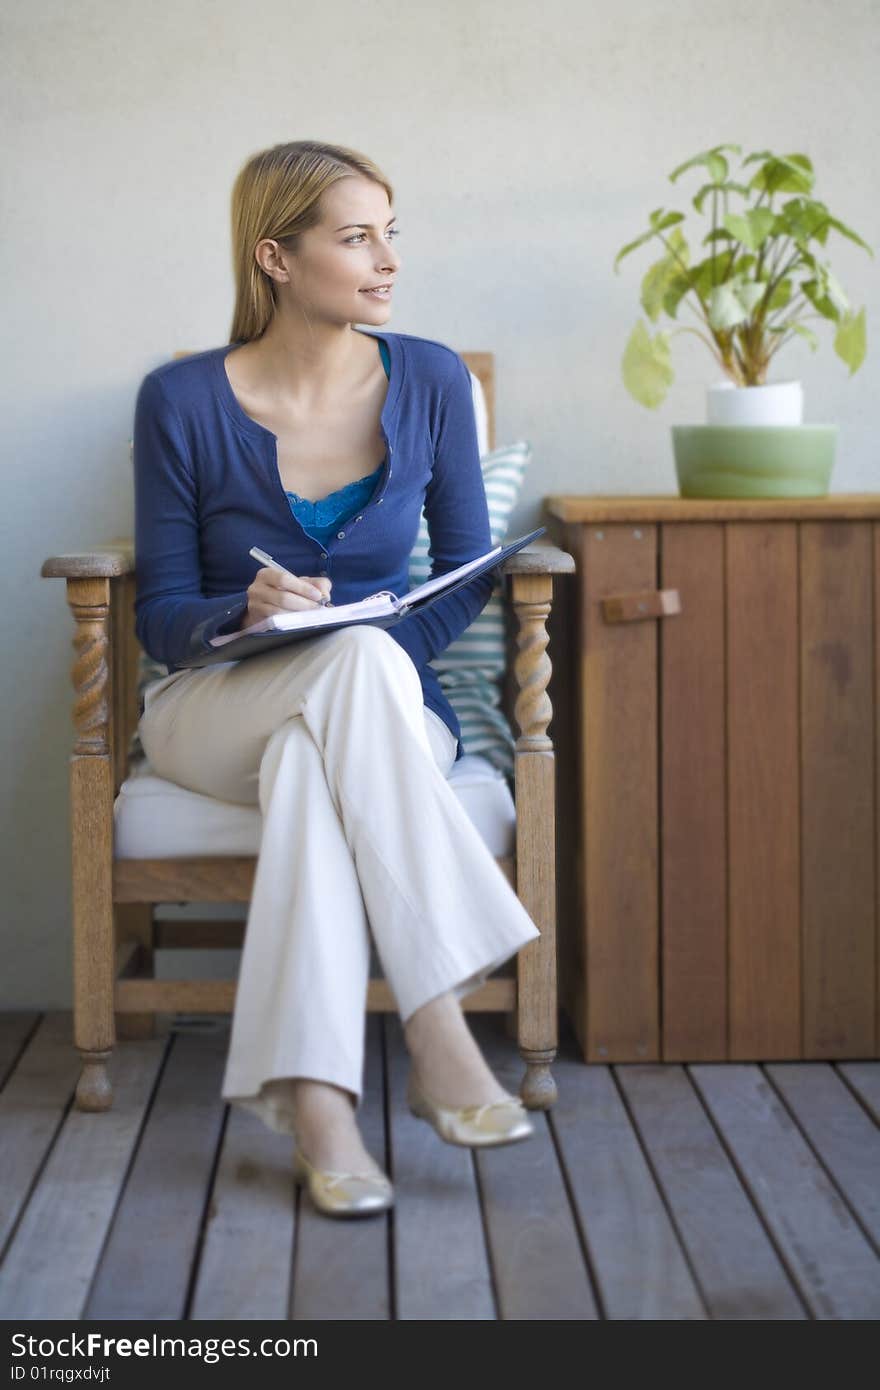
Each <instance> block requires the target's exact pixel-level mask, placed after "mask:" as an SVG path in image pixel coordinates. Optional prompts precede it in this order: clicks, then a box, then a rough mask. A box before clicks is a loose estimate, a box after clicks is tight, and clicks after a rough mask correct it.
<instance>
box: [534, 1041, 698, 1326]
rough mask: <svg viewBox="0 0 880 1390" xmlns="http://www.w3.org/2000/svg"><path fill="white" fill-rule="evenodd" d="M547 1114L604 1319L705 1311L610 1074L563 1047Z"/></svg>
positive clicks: (651, 1318) (677, 1315)
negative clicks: (553, 1099) (554, 1095)
mask: <svg viewBox="0 0 880 1390" xmlns="http://www.w3.org/2000/svg"><path fill="white" fill-rule="evenodd" d="M553 1070H554V1074H555V1076H556V1080H557V1084H558V1086H559V1099H558V1100H557V1102H556V1104H555V1105H554V1107H553V1109H552V1110H551V1111H549V1112H548V1113H549V1119H550V1125H551V1128H552V1129H553V1130H554V1131H555V1133H556V1136H557V1145H558V1149H559V1160H560V1163H561V1164H562V1166H563V1168H564V1170H565V1172H566V1174H567V1178H568V1185H569V1189H570V1191H571V1194H572V1201H573V1203H574V1209H575V1216H576V1219H577V1222H578V1226H579V1229H580V1231H581V1233H582V1239H583V1242H584V1247H585V1250H586V1252H587V1259H588V1261H589V1268H590V1272H591V1276H592V1281H593V1285H594V1287H595V1289H596V1291H597V1297H598V1300H599V1306H600V1310H601V1316H602V1317H603V1318H614V1319H618V1318H621V1319H633V1318H636V1319H640V1320H648V1321H658V1320H667V1319H674V1320H678V1319H685V1320H688V1321H692V1320H702V1319H704V1318H705V1317H706V1316H707V1314H706V1310H705V1307H704V1304H703V1301H702V1298H701V1296H700V1292H699V1289H698V1288H697V1286H696V1284H695V1282H694V1279H693V1276H692V1274H691V1272H690V1269H689V1268H688V1263H687V1260H686V1258H685V1256H684V1253H683V1251H682V1248H681V1245H680V1243H679V1240H678V1237H677V1235H676V1232H675V1228H674V1226H673V1225H672V1222H671V1221H670V1219H669V1214H668V1212H667V1209H666V1206H665V1205H664V1202H663V1197H662V1195H661V1193H660V1192H659V1191H658V1190H657V1186H656V1184H655V1182H654V1179H653V1177H652V1176H651V1171H650V1169H649V1167H648V1164H647V1162H646V1160H645V1156H644V1153H643V1151H642V1148H641V1145H640V1143H639V1140H638V1137H637V1135H636V1134H635V1133H634V1131H633V1127H632V1124H631V1122H630V1120H629V1118H628V1116H627V1113H626V1109H625V1106H624V1104H623V1101H622V1100H621V1097H620V1094H619V1092H618V1089H617V1085H616V1084H615V1080H614V1073H613V1071H612V1069H610V1068H608V1067H604V1066H598V1065H596V1064H593V1065H588V1066H585V1065H584V1064H583V1063H582V1062H580V1061H578V1060H576V1059H575V1058H574V1056H573V1051H572V1049H571V1047H568V1046H563V1047H562V1048H561V1050H560V1054H559V1056H558V1057H557V1059H556V1062H555V1063H554V1067H553Z"/></svg>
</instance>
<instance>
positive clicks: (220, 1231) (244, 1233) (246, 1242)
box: [188, 1105, 294, 1322]
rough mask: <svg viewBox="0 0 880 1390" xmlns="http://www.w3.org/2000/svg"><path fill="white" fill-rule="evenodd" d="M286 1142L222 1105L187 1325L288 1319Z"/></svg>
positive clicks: (289, 1182)
mask: <svg viewBox="0 0 880 1390" xmlns="http://www.w3.org/2000/svg"><path fill="white" fill-rule="evenodd" d="M291 1143H292V1141H291V1140H289V1139H288V1138H287V1136H286V1135H284V1134H278V1133H276V1131H275V1130H271V1129H269V1128H268V1126H267V1125H264V1124H263V1122H262V1121H261V1120H260V1119H259V1117H258V1116H257V1115H254V1114H252V1113H251V1112H250V1111H248V1110H245V1109H244V1108H243V1107H241V1106H238V1105H231V1106H230V1107H229V1111H228V1115H227V1122H226V1129H225V1131H224V1134H223V1141H222V1147H221V1150H220V1159H219V1163H218V1165H217V1171H216V1174H215V1177H214V1182H213V1186H212V1188H211V1192H210V1198H209V1202H208V1211H207V1220H206V1225H205V1234H204V1240H203V1243H202V1249H201V1257H200V1259H199V1262H198V1271H197V1274H196V1279H195V1285H194V1289H193V1295H192V1301H191V1307H190V1312H189V1314H188V1316H189V1317H190V1318H192V1319H193V1320H194V1321H206V1320H211V1319H217V1320H221V1319H223V1320H226V1319H229V1320H233V1319H237V1320H239V1321H242V1322H243V1321H248V1320H251V1321H256V1320H259V1319H261V1318H286V1317H287V1305H288V1299H289V1289H290V1264H291V1250H292V1249H293V1230H294V1203H293V1178H292V1175H291V1171H290V1148H291Z"/></svg>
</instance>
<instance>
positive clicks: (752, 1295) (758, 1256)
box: [615, 1066, 807, 1320]
mask: <svg viewBox="0 0 880 1390" xmlns="http://www.w3.org/2000/svg"><path fill="white" fill-rule="evenodd" d="M615 1074H616V1076H617V1079H618V1081H619V1083H620V1085H621V1087H622V1089H623V1092H624V1095H625V1096H626V1098H627V1101H628V1103H629V1108H630V1112H631V1114H632V1116H633V1121H634V1124H635V1126H636V1129H637V1130H638V1133H639V1134H640V1136H641V1140H642V1143H643V1144H644V1146H645V1151H646V1153H647V1155H648V1158H649V1159H650V1162H651V1168H652V1170H653V1172H654V1175H655V1177H656V1179H657V1181H658V1182H659V1184H660V1186H661V1188H662V1189H663V1192H664V1194H665V1196H666V1200H667V1203H668V1205H669V1210H670V1212H671V1213H672V1218H673V1220H674V1222H675V1228H676V1230H677V1232H678V1235H679V1237H680V1239H681V1241H682V1242H683V1244H684V1247H685V1249H686V1251H687V1253H688V1257H689V1259H690V1264H691V1269H692V1271H693V1273H694V1276H695V1278H696V1279H697V1280H698V1282H699V1285H700V1289H701V1290H702V1294H703V1297H704V1299H705V1300H706V1304H707V1306H708V1309H709V1313H710V1315H711V1316H712V1317H713V1318H718V1319H759V1318H760V1319H764V1320H767V1319H782V1318H784V1319H793V1318H805V1317H806V1316H807V1314H806V1311H805V1309H804V1305H803V1304H802V1302H801V1300H800V1298H799V1297H798V1295H797V1293H796V1292H795V1289H794V1287H793V1286H792V1284H791V1281H790V1280H789V1278H788V1275H787V1274H786V1272H785V1267H784V1265H783V1264H782V1263H781V1261H780V1259H779V1257H778V1255H777V1253H776V1251H775V1249H774V1247H773V1245H772V1244H771V1242H770V1240H769V1239H768V1237H767V1233H766V1231H765V1230H764V1227H763V1225H762V1224H761V1221H760V1219H759V1217H758V1215H757V1213H756V1212H755V1209H754V1207H753V1206H752V1204H751V1202H750V1201H749V1199H748V1196H747V1195H746V1193H745V1192H744V1191H743V1188H742V1185H741V1183H740V1181H739V1178H738V1177H737V1174H736V1170H735V1169H734V1167H733V1165H732V1164H731V1162H730V1159H729V1158H728V1156H727V1153H726V1152H725V1150H724V1147H723V1145H722V1144H721V1141H720V1140H719V1138H718V1136H717V1134H716V1133H715V1130H714V1129H713V1128H712V1125H711V1124H710V1123H709V1120H708V1118H707V1116H706V1112H705V1110H704V1109H703V1106H702V1105H701V1103H700V1101H699V1099H698V1097H697V1096H696V1095H695V1093H694V1089H693V1087H692V1085H691V1083H690V1079H689V1077H688V1075H687V1073H686V1072H685V1070H684V1069H683V1068H682V1067H669V1066H653V1067H652V1066H628V1067H617V1068H616V1069H615Z"/></svg>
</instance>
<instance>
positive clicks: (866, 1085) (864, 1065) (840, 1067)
mask: <svg viewBox="0 0 880 1390" xmlns="http://www.w3.org/2000/svg"><path fill="white" fill-rule="evenodd" d="M835 1070H836V1071H837V1073H838V1074H839V1075H840V1076H841V1077H842V1079H843V1080H844V1081H845V1082H846V1083H847V1084H848V1085H849V1086H850V1088H851V1089H852V1091H853V1093H854V1094H855V1095H856V1096H858V1098H859V1100H860V1101H861V1103H862V1105H864V1107H865V1109H866V1110H867V1111H868V1113H869V1115H870V1116H871V1118H872V1119H873V1121H874V1123H875V1124H878V1125H880V1062H838V1063H837V1064H836V1067H835Z"/></svg>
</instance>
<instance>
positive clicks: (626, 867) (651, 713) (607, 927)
mask: <svg viewBox="0 0 880 1390" xmlns="http://www.w3.org/2000/svg"><path fill="white" fill-rule="evenodd" d="M581 583H582V584H583V585H584V586H585V589H584V593H585V602H584V606H583V615H582V616H583V630H582V634H581V641H582V647H581V652H582V672H581V682H582V687H583V705H582V708H583V725H582V727H583V748H582V754H583V771H582V775H583V783H584V819H583V836H584V855H585V880H586V937H587V950H586V967H587V980H586V993H587V1042H588V1046H587V1058H588V1060H590V1061H596V1060H601V1061H606V1060H607V1061H634V1060H637V1059H643V1060H645V1061H649V1060H654V1061H656V1060H658V1059H659V1056H660V1037H659V996H658V959H659V899H658V882H657V879H658V848H657V623H656V620H651V621H645V622H628V623H609V622H606V621H605V620H604V618H603V615H602V610H601V607H600V600H602V599H603V598H607V597H609V596H611V595H613V594H616V593H618V592H621V591H623V592H630V591H633V590H639V589H646V588H651V589H653V588H655V587H656V583H657V528H656V527H654V526H643V527H640V526H605V527H601V526H600V527H589V528H588V529H587V530H586V532H585V535H584V549H583V567H582V571H581Z"/></svg>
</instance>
